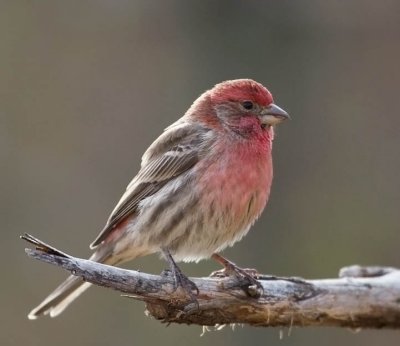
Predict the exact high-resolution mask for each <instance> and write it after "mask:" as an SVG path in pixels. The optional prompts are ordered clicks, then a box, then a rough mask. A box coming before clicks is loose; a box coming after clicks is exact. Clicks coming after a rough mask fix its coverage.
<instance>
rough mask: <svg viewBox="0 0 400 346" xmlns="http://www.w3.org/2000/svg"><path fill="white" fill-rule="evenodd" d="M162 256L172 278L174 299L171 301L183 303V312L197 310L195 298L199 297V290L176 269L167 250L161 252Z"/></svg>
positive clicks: (197, 305)
mask: <svg viewBox="0 0 400 346" xmlns="http://www.w3.org/2000/svg"><path fill="white" fill-rule="evenodd" d="M163 252H164V255H165V257H166V259H167V261H168V263H169V266H170V268H171V272H172V275H173V277H174V284H175V287H174V288H175V289H174V297H173V300H176V301H178V302H182V301H183V303H184V312H186V313H192V312H194V311H197V310H198V309H199V302H198V301H197V298H196V296H198V295H199V289H198V287H197V286H196V284H195V283H194V282H193V281H192V280H190V279H189V278H188V277H187V276H186V275H185V274H184V273H183V272H182V271H181V269H180V268H179V267H178V265H177V264H176V263H175V261H174V259H173V258H172V256H171V254H170V253H169V251H167V250H163Z"/></svg>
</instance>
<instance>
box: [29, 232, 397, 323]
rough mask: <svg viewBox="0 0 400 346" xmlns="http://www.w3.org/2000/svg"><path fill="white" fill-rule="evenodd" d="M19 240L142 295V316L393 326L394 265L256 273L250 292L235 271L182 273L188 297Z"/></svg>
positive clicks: (40, 254)
mask: <svg viewBox="0 0 400 346" xmlns="http://www.w3.org/2000/svg"><path fill="white" fill-rule="evenodd" d="M22 238H23V239H25V240H27V241H28V242H30V243H32V244H34V245H35V246H36V249H26V250H25V251H26V253H27V254H28V256H30V257H32V258H35V259H38V260H40V261H43V262H46V263H50V264H53V265H57V266H59V267H62V268H64V269H66V270H68V271H69V272H71V273H72V274H73V275H76V276H80V277H82V278H83V280H86V281H88V282H91V283H93V284H95V285H99V286H104V287H109V288H113V289H115V290H117V291H120V292H123V293H124V294H125V295H128V296H129V297H132V298H134V299H138V300H141V301H144V302H145V303H146V308H147V312H148V314H149V315H151V316H153V317H154V318H155V319H157V320H161V321H163V322H168V323H186V324H198V325H202V326H218V325H224V324H233V323H240V324H249V325H253V326H263V327H271V326H281V327H282V326H286V327H291V326H301V327H305V326H337V327H348V328H400V270H397V269H396V268H390V267H360V266H351V267H346V268H343V269H342V270H341V271H340V273H339V276H340V277H339V278H334V279H322V280H305V279H302V278H283V277H276V276H268V275H259V277H258V280H259V282H260V283H261V284H262V285H263V288H264V292H263V293H262V294H261V295H259V296H257V297H254V296H252V295H251V294H250V295H249V288H248V287H247V288H246V289H244V287H241V285H242V284H243V283H242V282H241V281H240V280H238V279H237V278H235V277H221V278H215V277H203V278H190V279H191V280H192V281H193V282H194V283H195V284H196V285H197V287H198V289H199V294H198V295H197V303H193V302H189V301H188V297H187V295H186V294H185V293H184V292H180V291H176V290H174V280H173V278H172V277H171V275H170V273H169V272H164V273H162V274H161V275H151V274H146V273H142V272H137V271H134V270H126V269H121V268H116V267H112V266H107V265H103V264H99V263H95V262H92V261H89V260H85V259H80V258H76V257H72V256H70V255H67V254H65V253H63V252H61V251H59V250H57V249H55V248H53V247H51V246H49V245H47V244H45V243H43V242H42V241H40V240H38V239H36V238H34V237H32V236H30V235H27V234H26V235H24V236H22ZM250 293H251V287H250Z"/></svg>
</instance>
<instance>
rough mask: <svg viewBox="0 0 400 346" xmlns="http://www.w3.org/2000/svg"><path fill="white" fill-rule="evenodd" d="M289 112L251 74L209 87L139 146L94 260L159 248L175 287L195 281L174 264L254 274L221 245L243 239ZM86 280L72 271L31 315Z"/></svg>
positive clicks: (61, 301) (51, 309)
mask: <svg viewBox="0 0 400 346" xmlns="http://www.w3.org/2000/svg"><path fill="white" fill-rule="evenodd" d="M289 118H290V117H289V115H288V113H287V112H286V111H285V110H283V109H282V108H280V107H279V106H277V105H276V104H275V103H274V100H273V97H272V94H271V93H270V91H269V90H268V89H267V88H266V87H265V86H263V85H262V84H261V83H258V82H256V81H254V80H251V79H234V80H227V81H224V82H221V83H218V84H216V85H215V86H214V87H212V88H211V89H209V90H207V91H205V92H204V93H203V94H201V95H200V96H199V97H198V98H197V99H196V100H195V101H194V102H193V104H192V105H191V106H190V107H189V109H188V110H187V111H186V113H185V114H184V115H183V116H182V117H181V118H180V119H178V120H177V121H175V122H174V123H173V124H172V125H170V126H168V127H167V128H166V129H165V130H164V131H163V133H162V134H161V135H160V136H159V137H158V138H157V139H156V140H155V141H154V142H153V143H152V144H151V145H150V146H149V148H148V149H147V150H146V151H145V153H144V155H143V157H142V160H141V166H140V169H139V172H138V173H137V175H136V176H135V177H134V178H133V179H132V181H131V182H130V183H129V185H128V186H127V188H126V190H125V192H124V193H123V194H122V197H121V199H120V200H119V202H118V203H117V205H116V206H115V208H114V209H113V211H112V212H111V215H110V216H109V218H108V220H107V222H106V225H105V226H104V228H103V229H102V231H101V232H100V233H99V235H98V236H97V238H95V240H94V241H93V242H92V243H91V244H90V248H91V249H92V250H94V252H93V254H92V256H91V257H90V260H92V261H96V262H99V263H104V264H108V265H118V264H121V263H124V262H127V261H130V260H133V259H135V258H137V257H141V256H145V255H150V254H154V253H159V254H161V256H162V257H164V258H165V259H166V260H167V262H168V264H169V266H170V268H171V271H172V273H173V276H174V279H175V285H176V287H182V288H184V289H185V291H187V292H188V293H189V294H190V295H191V293H190V292H191V291H192V290H193V285H194V284H193V283H192V282H191V281H190V280H189V279H188V278H187V276H186V275H185V274H184V273H183V272H182V271H181V270H180V268H179V267H178V265H177V264H176V263H177V262H182V261H183V262H198V261H200V260H203V259H209V258H213V259H214V260H216V261H217V262H219V263H220V264H222V265H223V267H224V268H225V269H224V270H225V271H227V272H229V273H236V274H239V275H241V276H244V277H246V278H247V279H249V280H250V282H251V279H252V277H250V275H249V274H248V273H247V272H246V271H245V270H243V269H242V268H240V267H238V266H237V265H236V264H234V263H233V262H231V261H229V260H228V259H226V258H224V257H223V256H222V255H220V252H221V251H223V250H224V249H225V248H227V247H229V246H232V245H233V244H234V243H236V242H237V241H239V240H241V239H242V238H243V236H245V235H246V234H247V233H248V231H249V229H250V227H251V226H252V225H253V224H254V222H255V221H256V220H257V218H258V217H259V216H260V214H261V212H262V211H263V209H264V207H265V205H266V203H267V201H268V199H269V195H270V189H271V183H272V177H273V164H272V143H273V139H274V127H275V126H276V125H277V124H279V123H281V122H282V121H284V120H286V119H289ZM90 285H91V284H90V283H88V282H84V281H83V280H82V279H81V278H79V277H76V276H73V275H71V276H69V277H68V278H67V279H66V280H65V281H64V282H63V283H62V284H61V285H59V286H58V287H57V288H56V289H55V290H54V291H53V292H52V293H51V294H50V295H49V296H48V297H47V298H45V299H44V300H43V302H42V303H40V304H39V305H38V306H37V307H36V308H34V309H33V310H32V311H31V312H30V313H29V315H28V318H29V319H36V318H38V317H39V316H42V315H50V317H55V316H58V315H59V314H60V313H61V312H63V311H64V310H65V308H66V307H67V306H68V305H69V304H70V303H71V302H72V301H74V300H75V299H76V298H77V297H78V296H79V295H81V294H82V293H83V292H84V291H85V290H86V289H87V288H89V287H90ZM195 288H196V287H194V289H195Z"/></svg>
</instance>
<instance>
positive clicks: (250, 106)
mask: <svg viewBox="0 0 400 346" xmlns="http://www.w3.org/2000/svg"><path fill="white" fill-rule="evenodd" d="M242 106H243V108H244V109H247V110H250V109H253V108H254V104H253V102H251V101H244V102H243V103H242Z"/></svg>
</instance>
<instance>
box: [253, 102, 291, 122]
mask: <svg viewBox="0 0 400 346" xmlns="http://www.w3.org/2000/svg"><path fill="white" fill-rule="evenodd" d="M286 119H290V116H289V114H288V113H287V112H286V111H284V110H283V109H282V108H281V107H278V106H277V105H276V104H274V103H271V104H270V105H269V106H268V107H266V108H265V109H263V110H262V112H261V115H260V120H261V123H262V124H266V125H276V124H279V123H280V122H282V121H283V120H286Z"/></svg>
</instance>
